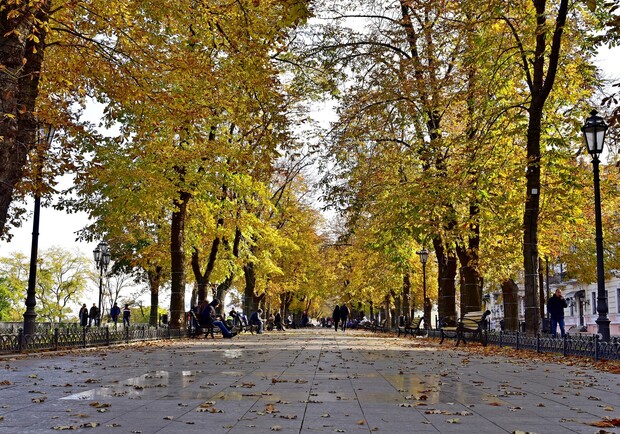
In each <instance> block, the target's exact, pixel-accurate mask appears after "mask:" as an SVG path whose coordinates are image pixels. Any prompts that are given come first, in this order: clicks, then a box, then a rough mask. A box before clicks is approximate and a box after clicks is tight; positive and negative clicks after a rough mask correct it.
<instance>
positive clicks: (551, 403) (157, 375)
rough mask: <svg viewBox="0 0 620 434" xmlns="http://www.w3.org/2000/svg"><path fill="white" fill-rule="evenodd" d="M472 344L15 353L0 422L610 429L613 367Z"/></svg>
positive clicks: (346, 337) (343, 338) (243, 429)
mask: <svg viewBox="0 0 620 434" xmlns="http://www.w3.org/2000/svg"><path fill="white" fill-rule="evenodd" d="M473 348H474V345H472V346H468V350H465V349H460V350H458V351H454V347H453V346H452V345H449V346H443V347H438V346H437V342H436V341H432V340H427V339H423V338H418V339H416V340H415V341H414V340H412V339H402V338H400V339H398V338H395V337H387V336H385V335H382V334H379V335H377V334H364V333H361V332H357V331H350V330H347V331H346V332H345V333H342V332H335V331H334V330H333V329H331V330H330V329H323V330H318V331H317V330H316V329H305V330H293V331H290V330H288V331H286V332H271V333H266V334H263V335H250V334H243V335H242V336H241V337H238V338H237V339H235V340H228V339H215V340H211V339H209V340H202V339H200V340H193V341H186V340H185V341H184V340H175V341H168V342H165V343H162V342H158V343H148V344H132V345H129V346H126V347H111V348H103V349H102V348H98V349H97V350H96V351H88V350H79V351H74V352H69V353H67V354H53V355H52V354H47V355H46V354H37V355H34V356H23V357H18V358H15V357H14V356H13V357H11V358H10V359H8V360H3V364H4V365H5V366H6V369H4V371H3V374H2V378H1V380H2V381H1V382H0V390H1V392H2V396H3V397H4V399H5V401H4V404H3V405H2V408H0V430H2V431H6V432H28V433H33V434H34V433H39V432H50V430H52V429H54V430H79V429H81V428H88V429H89V432H90V430H93V432H99V431H102V432H103V431H104V430H106V431H109V430H110V428H114V429H115V430H116V431H119V432H131V431H139V432H142V433H156V432H178V431H183V432H188V433H193V432H196V433H203V432H205V429H206V427H207V426H208V428H207V429H208V431H209V432H210V433H231V434H232V433H248V432H271V431H281V432H298V433H306V432H308V433H309V432H326V433H327V432H331V433H333V432H334V431H337V432H416V433H417V432H422V433H424V432H429V433H430V432H433V433H437V432H443V433H448V432H455V433H457V432H478V433H493V434H496V433H518V432H532V433H545V432H553V433H562V434H563V433H575V432H579V433H592V432H595V431H596V432H602V431H605V432H614V431H615V430H617V428H615V427H617V426H618V423H620V420H619V419H618V418H617V410H616V409H617V408H618V407H619V406H620V400H619V397H618V393H617V377H618V375H617V365H616V371H615V372H616V373H614V370H613V366H612V365H611V364H609V363H607V364H605V365H603V364H593V363H592V362H591V361H575V360H570V362H569V363H563V362H562V360H561V359H556V358H553V357H547V358H542V357H540V356H536V357H530V356H527V355H524V354H523V353H518V354H517V355H515V354H513V353H512V351H511V350H506V349H504V350H501V351H499V350H498V349H497V348H491V347H487V348H486V349H485V351H484V352H482V353H479V352H478V351H470V350H469V349H473ZM475 348H476V349H478V350H479V349H481V347H480V346H479V345H478V346H475ZM601 368H606V369H601Z"/></svg>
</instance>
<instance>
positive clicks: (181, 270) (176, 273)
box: [170, 191, 191, 329]
mask: <svg viewBox="0 0 620 434" xmlns="http://www.w3.org/2000/svg"><path fill="white" fill-rule="evenodd" d="M179 196H180V197H179V199H176V200H175V201H174V204H175V206H176V209H175V211H174V212H173V213H172V222H171V225H170V268H171V274H172V277H171V289H170V328H172V329H180V328H181V329H182V328H185V246H184V244H185V219H186V217H187V202H188V201H189V199H190V197H191V195H190V194H189V193H187V192H184V191H182V192H180V195H179Z"/></svg>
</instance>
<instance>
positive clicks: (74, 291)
mask: <svg viewBox="0 0 620 434" xmlns="http://www.w3.org/2000/svg"><path fill="white" fill-rule="evenodd" d="M1 262H2V269H3V274H4V278H5V279H7V282H8V284H9V287H10V288H11V289H12V290H13V291H15V293H16V294H19V295H20V296H22V297H24V299H25V297H26V288H27V286H28V269H29V259H28V258H26V256H25V255H23V254H21V253H15V254H13V255H12V256H11V258H2V261H1ZM89 267H90V260H89V259H87V258H85V257H83V256H82V255H81V254H78V253H72V252H69V251H66V250H63V249H61V248H59V247H52V248H50V249H48V250H46V251H43V252H41V254H40V255H39V262H38V264H37V285H36V299H37V305H36V309H37V315H38V316H39V317H40V318H44V319H45V320H47V321H51V322H62V321H66V320H67V319H69V318H72V317H74V314H75V312H73V309H74V308H75V306H76V305H78V303H80V302H81V300H80V299H81V297H82V295H83V294H84V292H85V290H86V289H87V286H88V281H89V278H88V276H89Z"/></svg>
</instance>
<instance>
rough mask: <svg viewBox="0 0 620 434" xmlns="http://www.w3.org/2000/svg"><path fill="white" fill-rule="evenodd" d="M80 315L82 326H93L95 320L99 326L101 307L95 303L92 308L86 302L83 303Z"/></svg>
mask: <svg viewBox="0 0 620 434" xmlns="http://www.w3.org/2000/svg"><path fill="white" fill-rule="evenodd" d="M78 317H79V319H80V325H81V326H82V327H91V326H92V325H93V322H94V323H95V327H99V308H98V307H97V305H96V304H95V303H93V306H92V307H91V308H90V310H89V309H88V307H86V303H84V304H82V307H81V309H80V312H79V313H78Z"/></svg>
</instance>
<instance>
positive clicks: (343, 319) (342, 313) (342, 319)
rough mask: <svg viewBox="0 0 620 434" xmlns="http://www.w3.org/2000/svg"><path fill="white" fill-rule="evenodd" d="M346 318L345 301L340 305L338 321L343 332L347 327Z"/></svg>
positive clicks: (347, 316) (347, 310)
mask: <svg viewBox="0 0 620 434" xmlns="http://www.w3.org/2000/svg"><path fill="white" fill-rule="evenodd" d="M348 318H349V308H348V307H347V304H346V303H342V306H340V323H341V326H340V328H341V329H342V331H343V332H344V331H345V330H346V329H347V320H348Z"/></svg>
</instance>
